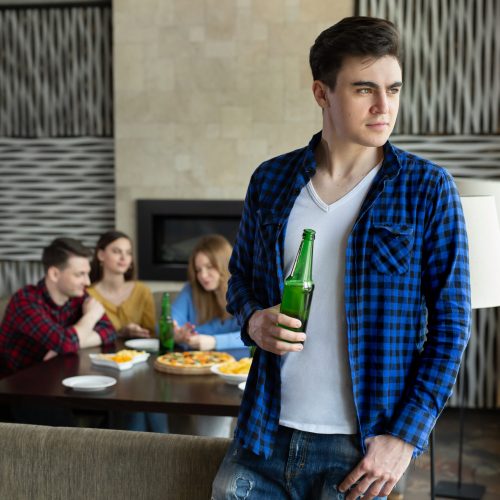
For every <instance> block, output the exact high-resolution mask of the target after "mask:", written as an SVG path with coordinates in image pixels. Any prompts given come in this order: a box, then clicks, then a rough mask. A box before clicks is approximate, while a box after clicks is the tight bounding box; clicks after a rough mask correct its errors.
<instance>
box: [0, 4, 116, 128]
mask: <svg viewBox="0 0 500 500" xmlns="http://www.w3.org/2000/svg"><path fill="white" fill-rule="evenodd" d="M111 36H112V31H111V8H110V7H70V8H37V9H33V8H31V9H30V8H27V9H0V47H2V57H0V82H2V83H1V86H0V88H1V94H0V95H1V97H0V137H68V136H94V135H96V136H107V137H111V136H112V135H113V89H112V80H113V78H112V52H111V51H112V45H111Z"/></svg>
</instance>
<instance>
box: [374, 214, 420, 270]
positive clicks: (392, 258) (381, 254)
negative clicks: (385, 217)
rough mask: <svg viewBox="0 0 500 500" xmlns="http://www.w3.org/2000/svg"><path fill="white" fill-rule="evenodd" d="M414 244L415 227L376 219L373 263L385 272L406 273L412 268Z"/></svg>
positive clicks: (377, 268) (376, 267)
mask: <svg viewBox="0 0 500 500" xmlns="http://www.w3.org/2000/svg"><path fill="white" fill-rule="evenodd" d="M413 244H414V234H413V227H412V226H410V225H407V224H391V223H387V222H382V221H374V222H373V224H372V252H371V265H372V267H374V268H375V269H376V270H377V271H379V272H380V273H383V274H404V273H406V272H407V271H408V269H409V268H410V262H411V254H412V249H413Z"/></svg>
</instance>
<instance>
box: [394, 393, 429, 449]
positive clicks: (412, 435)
mask: <svg viewBox="0 0 500 500" xmlns="http://www.w3.org/2000/svg"><path fill="white" fill-rule="evenodd" d="M435 422H436V418H435V417H434V416H433V415H431V414H430V413H429V412H428V411H426V410H425V409H423V408H421V407H419V406H416V405H414V404H413V403H409V404H406V405H405V406H404V407H403V408H402V410H401V411H400V412H399V413H396V414H395V418H394V420H393V421H392V425H390V426H389V427H388V429H387V434H391V435H393V436H396V437H399V438H401V439H402V440H403V441H406V442H407V443H410V444H412V445H413V446H415V449H414V450H413V457H414V458H415V457H418V456H419V455H421V454H422V453H423V452H424V451H425V450H426V449H427V447H428V445H429V435H430V433H431V431H432V429H433V428H434V424H435Z"/></svg>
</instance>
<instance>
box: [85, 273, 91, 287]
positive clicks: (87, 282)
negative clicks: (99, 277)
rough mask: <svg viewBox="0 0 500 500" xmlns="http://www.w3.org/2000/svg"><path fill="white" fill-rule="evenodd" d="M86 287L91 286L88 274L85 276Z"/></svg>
mask: <svg viewBox="0 0 500 500" xmlns="http://www.w3.org/2000/svg"><path fill="white" fill-rule="evenodd" d="M85 286H90V277H89V275H88V274H86V275H85Z"/></svg>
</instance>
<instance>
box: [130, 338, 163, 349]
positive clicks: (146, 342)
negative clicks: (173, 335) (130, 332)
mask: <svg viewBox="0 0 500 500" xmlns="http://www.w3.org/2000/svg"><path fill="white" fill-rule="evenodd" d="M125 345H126V346H127V347H129V348H130V349H136V350H137V351H147V352H158V351H159V349H160V341H159V340H158V339H130V340H126V341H125Z"/></svg>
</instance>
